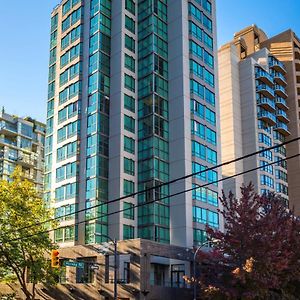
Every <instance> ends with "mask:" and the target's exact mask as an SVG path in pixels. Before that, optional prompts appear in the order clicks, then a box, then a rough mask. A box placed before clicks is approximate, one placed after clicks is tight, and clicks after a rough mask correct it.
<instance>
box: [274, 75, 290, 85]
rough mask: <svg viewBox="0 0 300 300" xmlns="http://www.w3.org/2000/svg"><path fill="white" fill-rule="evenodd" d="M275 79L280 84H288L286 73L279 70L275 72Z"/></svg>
mask: <svg viewBox="0 0 300 300" xmlns="http://www.w3.org/2000/svg"><path fill="white" fill-rule="evenodd" d="M274 80H275V81H276V82H278V83H279V84H283V85H287V82H286V79H285V77H284V75H282V74H281V73H279V72H274Z"/></svg>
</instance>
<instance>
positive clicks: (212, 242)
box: [193, 239, 220, 300]
mask: <svg viewBox="0 0 300 300" xmlns="http://www.w3.org/2000/svg"><path fill="white" fill-rule="evenodd" d="M219 241H220V240H217V239H213V240H210V241H206V242H204V243H202V244H201V245H200V246H199V247H198V248H197V249H196V251H195V253H194V260H193V275H194V298H193V299H194V300H196V297H197V285H196V256H197V254H198V252H199V250H200V249H202V248H203V247H205V246H208V245H209V244H216V243H218V242H219Z"/></svg>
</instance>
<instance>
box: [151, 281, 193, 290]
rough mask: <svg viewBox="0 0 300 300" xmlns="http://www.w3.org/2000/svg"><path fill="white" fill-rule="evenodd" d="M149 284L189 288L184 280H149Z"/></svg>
mask: <svg viewBox="0 0 300 300" xmlns="http://www.w3.org/2000/svg"><path fill="white" fill-rule="evenodd" d="M150 285H152V286H161V287H171V288H181V289H182V288H189V286H188V285H187V284H186V283H185V281H180V282H178V281H165V280H159V281H157V280H154V279H152V280H150Z"/></svg>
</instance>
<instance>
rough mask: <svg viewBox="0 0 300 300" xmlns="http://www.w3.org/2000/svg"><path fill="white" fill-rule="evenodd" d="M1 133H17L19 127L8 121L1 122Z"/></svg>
mask: <svg viewBox="0 0 300 300" xmlns="http://www.w3.org/2000/svg"><path fill="white" fill-rule="evenodd" d="M0 133H4V134H7V135H14V136H15V135H17V134H18V133H17V127H16V126H13V125H11V124H9V123H7V122H4V121H2V122H0Z"/></svg>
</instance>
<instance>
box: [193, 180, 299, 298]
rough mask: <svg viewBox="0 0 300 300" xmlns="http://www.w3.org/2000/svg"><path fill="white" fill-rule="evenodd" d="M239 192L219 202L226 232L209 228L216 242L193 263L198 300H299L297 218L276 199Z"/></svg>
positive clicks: (248, 190)
mask: <svg viewBox="0 0 300 300" xmlns="http://www.w3.org/2000/svg"><path fill="white" fill-rule="evenodd" d="M241 191H242V196H241V198H240V199H236V198H235V197H234V196H233V195H232V194H229V196H228V197H226V196H225V195H224V194H223V197H222V198H221V199H220V200H221V202H222V204H223V206H224V211H221V212H220V213H221V214H222V215H223V216H224V220H225V232H224V233H222V232H220V231H218V230H214V229H212V228H207V232H208V236H209V237H210V238H211V239H217V240H219V242H218V243H217V244H216V245H215V246H214V249H213V250H212V251H211V252H204V251H202V252H200V253H199V256H198V257H197V258H198V262H199V263H201V269H200V271H201V273H200V274H201V275H200V278H199V281H200V283H201V290H202V292H201V293H202V295H201V299H202V298H208V299H300V220H299V218H298V219H297V218H295V217H294V216H293V213H292V212H291V211H290V210H288V209H287V207H286V203H285V201H284V200H283V199H282V198H281V197H279V196H277V195H275V194H271V195H268V196H259V195H257V194H256V193H255V192H254V189H253V185H252V184H250V185H249V186H248V187H243V188H242V189H241Z"/></svg>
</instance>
